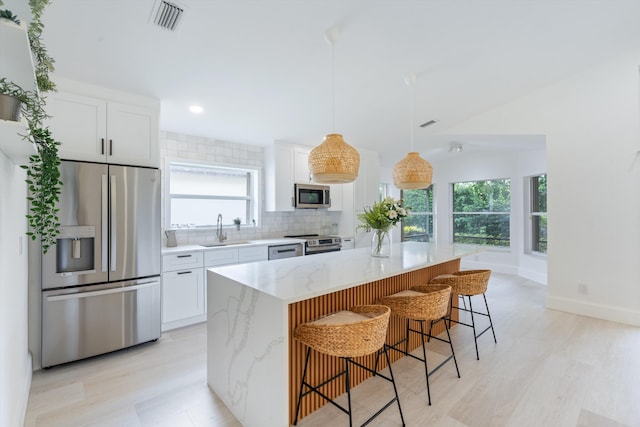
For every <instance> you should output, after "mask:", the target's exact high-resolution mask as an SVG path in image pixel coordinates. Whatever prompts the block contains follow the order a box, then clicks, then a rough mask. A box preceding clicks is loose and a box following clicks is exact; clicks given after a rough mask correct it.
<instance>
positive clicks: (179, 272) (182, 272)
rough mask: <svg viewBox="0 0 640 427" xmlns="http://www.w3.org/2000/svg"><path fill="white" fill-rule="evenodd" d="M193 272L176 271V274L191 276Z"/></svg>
mask: <svg viewBox="0 0 640 427" xmlns="http://www.w3.org/2000/svg"><path fill="white" fill-rule="evenodd" d="M191 273H193V271H178V274H191Z"/></svg>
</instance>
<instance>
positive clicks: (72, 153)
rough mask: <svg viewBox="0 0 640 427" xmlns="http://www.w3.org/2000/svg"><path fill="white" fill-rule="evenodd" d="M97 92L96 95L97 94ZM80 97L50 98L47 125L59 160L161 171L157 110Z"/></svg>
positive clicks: (64, 93) (58, 95) (63, 93)
mask: <svg viewBox="0 0 640 427" xmlns="http://www.w3.org/2000/svg"><path fill="white" fill-rule="evenodd" d="M93 92H95V90H93ZM108 95H109V93H106V94H105V96H104V97H100V96H95V95H94V94H93V93H92V94H88V95H87V94H85V93H80V92H79V91H74V92H67V91H64V90H60V91H59V92H57V93H53V94H51V95H49V97H48V98H47V113H48V114H49V115H50V116H51V118H50V119H49V121H48V125H49V127H50V129H51V132H52V134H53V137H54V138H55V139H56V140H57V141H60V143H61V145H60V149H59V152H60V157H61V158H63V159H68V160H86V161H93V162H107V163H117V164H125V165H136V166H154V167H158V166H160V147H159V108H156V107H155V106H154V105H153V104H154V100H149V102H147V104H150V105H140V104H136V103H127V102H123V101H120V100H117V101H116V100H113V99H112V98H109V97H108Z"/></svg>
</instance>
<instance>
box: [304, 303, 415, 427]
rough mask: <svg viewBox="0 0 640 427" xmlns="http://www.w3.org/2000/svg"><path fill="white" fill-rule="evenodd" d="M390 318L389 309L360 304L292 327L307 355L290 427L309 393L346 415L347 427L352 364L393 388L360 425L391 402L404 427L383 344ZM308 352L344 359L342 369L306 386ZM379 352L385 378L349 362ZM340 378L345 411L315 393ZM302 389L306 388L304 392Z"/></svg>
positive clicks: (323, 395) (350, 416)
mask: <svg viewBox="0 0 640 427" xmlns="http://www.w3.org/2000/svg"><path fill="white" fill-rule="evenodd" d="M390 315H391V310H390V309H389V307H385V306H383V305H360V306H355V307H352V308H351V309H349V310H345V311H339V312H336V313H332V314H330V315H327V316H324V317H321V318H319V319H316V320H314V321H311V322H308V323H303V324H301V325H299V326H298V327H297V328H296V330H295V331H294V337H295V338H296V339H297V340H298V341H300V342H302V343H303V344H305V345H306V346H307V356H306V359H305V364H304V370H303V373H302V383H301V384H300V393H299V395H298V405H297V408H296V417H295V420H294V422H293V425H297V423H298V414H299V412H300V402H301V401H302V398H303V397H304V396H306V395H307V394H309V393H312V392H315V393H317V394H319V395H320V396H322V397H323V398H324V399H326V400H327V401H328V402H329V403H331V404H332V405H334V406H335V407H337V408H338V409H340V410H341V411H342V412H344V413H346V414H348V415H349V426H351V425H352V411H351V384H350V380H349V375H350V374H349V365H350V364H352V365H356V366H358V367H360V368H362V369H365V370H367V371H369V372H371V373H372V374H374V375H376V376H378V377H380V378H383V379H385V380H387V381H389V382H390V383H391V384H392V385H393V392H394V395H395V397H394V398H393V399H391V400H390V401H389V402H387V403H386V404H385V405H384V406H383V407H382V409H380V410H379V411H378V412H376V413H375V414H374V415H373V416H371V417H370V418H369V419H368V420H367V421H366V422H365V423H364V424H363V425H366V424H368V423H369V422H370V421H371V420H373V419H374V418H375V417H377V416H378V415H380V414H381V413H382V412H383V411H384V410H385V409H387V408H388V407H389V406H391V405H392V404H393V402H396V403H397V405H398V411H399V412H400V419H401V420H402V425H403V426H404V416H403V415H402V408H401V407H400V400H399V399H398V390H397V388H396V383H395V380H394V378H393V372H392V371H391V361H390V359H389V355H388V353H387V351H386V348H385V345H384V341H385V339H386V336H387V328H388V327H389V316H390ZM312 349H313V350H315V351H318V352H320V353H324V354H327V355H329V356H335V357H340V358H342V359H343V360H344V370H343V371H341V372H339V373H338V374H336V375H334V376H333V377H331V378H329V379H327V380H325V381H324V382H322V383H321V384H316V385H313V384H309V383H308V382H307V381H306V379H305V378H306V375H307V368H308V365H309V357H310V355H311V350H312ZM380 349H383V350H384V354H385V356H386V359H387V366H388V367H389V376H386V375H383V374H381V373H379V372H377V370H376V369H371V368H369V367H367V366H365V365H363V364H361V363H359V362H358V361H355V360H353V358H354V357H360V356H367V355H369V354H372V353H375V352H377V351H379V350H380ZM378 354H379V353H378ZM376 365H377V361H376ZM376 368H377V366H376ZM341 376H344V381H345V388H346V391H347V402H348V408H344V407H343V406H341V405H339V404H338V403H336V402H335V401H333V400H332V399H330V398H329V397H327V396H326V395H325V394H324V393H322V392H321V391H320V390H319V389H320V388H321V387H322V386H324V385H326V384H328V383H329V382H331V381H333V380H336V379H338V378H339V377H341ZM305 387H306V388H307V390H306V391H305Z"/></svg>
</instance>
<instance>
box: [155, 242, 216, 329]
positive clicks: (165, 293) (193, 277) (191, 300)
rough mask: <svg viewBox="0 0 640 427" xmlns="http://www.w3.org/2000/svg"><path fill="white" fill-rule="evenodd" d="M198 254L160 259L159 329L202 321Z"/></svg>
mask: <svg viewBox="0 0 640 427" xmlns="http://www.w3.org/2000/svg"><path fill="white" fill-rule="evenodd" d="M203 258H204V257H203V253H202V252H201V251H193V252H176V253H172V254H167V255H163V256H162V330H163V331H167V330H169V329H174V328H179V327H181V326H186V325H190V324H192V323H198V322H203V321H205V320H206V311H205V296H206V295H205V277H204V268H203Z"/></svg>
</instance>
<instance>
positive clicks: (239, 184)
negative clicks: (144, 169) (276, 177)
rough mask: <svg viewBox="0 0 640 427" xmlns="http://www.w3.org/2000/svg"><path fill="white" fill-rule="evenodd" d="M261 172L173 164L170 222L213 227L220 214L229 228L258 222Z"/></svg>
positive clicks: (170, 171)
mask: <svg viewBox="0 0 640 427" xmlns="http://www.w3.org/2000/svg"><path fill="white" fill-rule="evenodd" d="M258 172H259V171H258V170H257V169H250V168H241V167H226V166H212V165H200V164H188V163H173V162H171V163H170V164H169V199H170V207H169V215H170V217H169V221H168V222H169V223H170V224H171V226H172V227H185V226H189V227H211V226H215V225H216V220H217V218H218V214H221V215H222V219H223V222H224V224H225V225H230V224H232V223H233V220H234V219H235V218H240V222H241V224H254V223H255V222H257V221H258V202H257V199H258V197H257V195H258V188H259V186H258V176H259V173H258Z"/></svg>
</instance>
